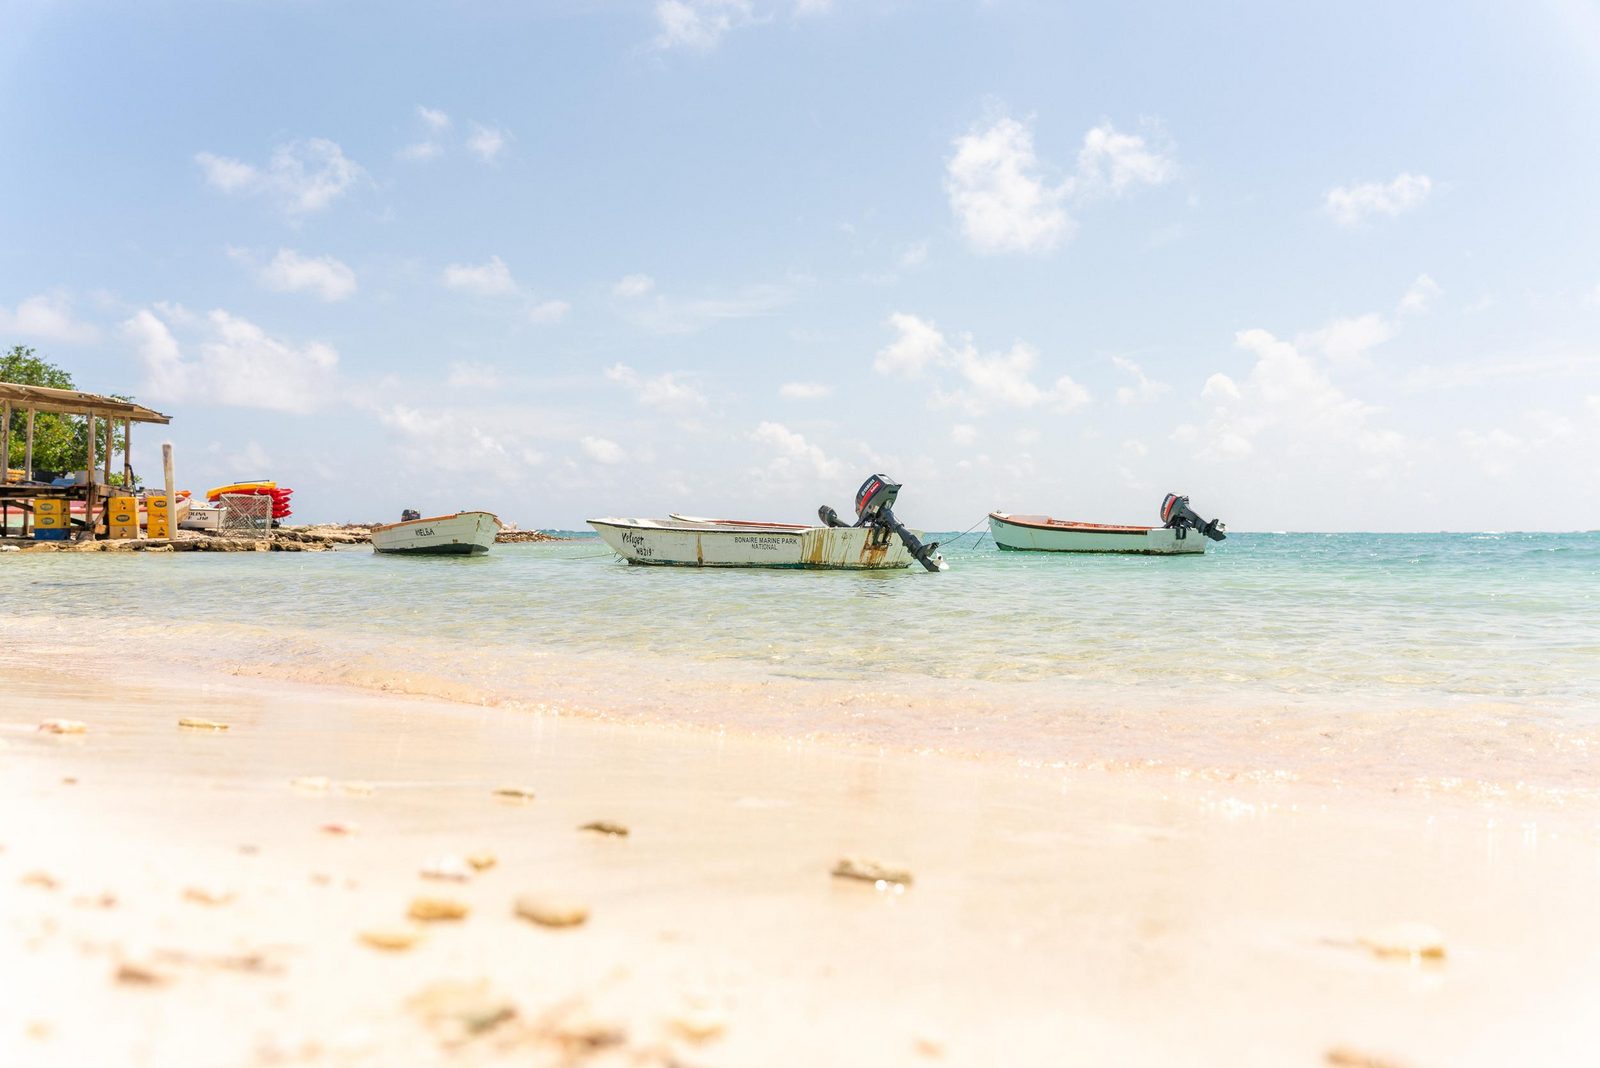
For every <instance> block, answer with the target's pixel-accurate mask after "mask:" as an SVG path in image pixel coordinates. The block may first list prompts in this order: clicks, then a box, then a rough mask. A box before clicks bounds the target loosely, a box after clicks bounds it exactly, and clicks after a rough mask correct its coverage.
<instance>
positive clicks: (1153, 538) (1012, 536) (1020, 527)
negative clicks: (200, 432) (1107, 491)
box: [989, 512, 1208, 556]
mask: <svg viewBox="0 0 1600 1068" xmlns="http://www.w3.org/2000/svg"><path fill="white" fill-rule="evenodd" d="M989 533H990V534H991V535H993V537H994V543H995V545H997V546H998V547H999V548H1001V549H1005V550H1008V551H1012V552H1041V553H1132V554H1136V555H1141V556H1192V555H1195V554H1197V553H1203V552H1205V551H1206V542H1207V540H1208V539H1207V538H1205V537H1204V536H1202V535H1201V534H1199V533H1198V532H1196V531H1193V530H1189V531H1179V530H1174V529H1172V528H1170V527H1119V526H1110V525H1105V524H1098V523H1070V522H1066V521H1064V520H1059V519H1050V518H1048V517H1046V516H1026V517H1022V516H1012V515H1010V514H1009V513H1006V512H992V513H990V515H989ZM1180 535H1183V536H1180Z"/></svg>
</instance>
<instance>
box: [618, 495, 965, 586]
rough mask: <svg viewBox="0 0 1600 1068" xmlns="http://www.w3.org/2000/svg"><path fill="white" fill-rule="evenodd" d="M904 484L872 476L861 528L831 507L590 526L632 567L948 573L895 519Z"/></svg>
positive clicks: (930, 547)
mask: <svg viewBox="0 0 1600 1068" xmlns="http://www.w3.org/2000/svg"><path fill="white" fill-rule="evenodd" d="M899 491H900V486H899V484H898V483H895V482H891V481H890V480H889V479H888V478H887V477H885V476H883V475H874V476H872V477H871V478H869V479H867V481H866V482H865V483H863V484H862V486H861V489H860V490H859V491H858V492H857V493H856V515H857V520H856V523H855V525H853V526H851V525H847V524H846V523H845V522H844V521H843V520H841V519H840V518H839V516H838V514H837V513H835V512H834V510H833V509H832V508H829V507H827V506H826V505H824V506H823V507H822V508H819V509H818V510H817V514H818V517H819V519H820V520H821V522H820V523H819V524H817V525H814V526H813V525H806V524H800V523H765V522H749V521H745V520H737V519H702V518H699V517H696V516H686V515H680V514H676V513H675V514H673V515H671V516H669V517H667V518H665V519H619V518H614V517H608V518H604V519H591V520H589V525H590V526H591V527H593V528H594V529H595V531H596V532H597V533H598V534H599V535H600V537H601V538H602V539H603V540H604V541H605V543H606V544H607V545H609V546H610V547H611V548H612V550H613V551H615V552H616V553H617V555H618V556H621V557H622V558H623V559H624V560H626V561H628V563H630V564H646V565H657V566H668V567H770V568H806V569H811V570H824V571H826V570H847V571H887V570H894V569H898V568H904V567H908V566H910V565H911V564H912V563H913V562H917V563H921V564H922V566H923V567H925V568H926V569H928V570H929V571H943V570H945V569H946V565H945V563H944V557H942V556H940V555H939V552H938V549H939V544H938V542H932V543H928V544H924V543H923V541H922V535H921V532H920V531H913V530H910V529H908V528H907V527H906V526H904V525H903V524H902V523H900V521H899V520H898V519H896V518H895V516H894V512H893V510H892V508H891V506H892V505H893V503H894V501H895V497H896V496H897V495H898V493H899Z"/></svg>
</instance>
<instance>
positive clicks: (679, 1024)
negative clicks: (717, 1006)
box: [667, 1009, 728, 1042]
mask: <svg viewBox="0 0 1600 1068" xmlns="http://www.w3.org/2000/svg"><path fill="white" fill-rule="evenodd" d="M667 1026H668V1027H670V1028H671V1029H672V1030H673V1032H674V1033H676V1034H677V1035H678V1037H680V1038H684V1039H688V1040H689V1041H690V1042H710V1041H711V1040H712V1039H713V1038H721V1037H722V1036H723V1034H724V1033H725V1032H726V1031H727V1030H728V1018H727V1017H726V1016H724V1015H722V1013H720V1012H717V1011H715V1010H714V1009H688V1010H686V1011H684V1012H680V1013H679V1014H678V1015H676V1016H673V1017H671V1018H669V1019H668V1020H667Z"/></svg>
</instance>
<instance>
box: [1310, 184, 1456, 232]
mask: <svg viewBox="0 0 1600 1068" xmlns="http://www.w3.org/2000/svg"><path fill="white" fill-rule="evenodd" d="M1432 191H1433V180H1432V179H1431V178H1429V177H1428V176H1427V175H1426V174H1411V173H1409V172H1408V173H1403V174H1398V175H1396V176H1395V177H1394V178H1393V179H1391V180H1390V181H1387V182H1362V183H1360V184H1358V185H1347V186H1339V187H1337V188H1335V189H1330V190H1328V192H1327V195H1326V196H1324V198H1323V202H1322V208H1323V210H1324V211H1326V212H1327V213H1328V214H1329V215H1331V216H1333V220H1334V222H1336V223H1338V224H1339V225H1340V226H1359V225H1360V224H1361V223H1363V222H1365V221H1366V220H1367V219H1368V218H1369V217H1371V216H1373V215H1388V216H1390V217H1393V216H1396V215H1400V214H1401V213H1403V212H1407V211H1410V210H1411V209H1412V208H1416V207H1419V206H1420V205H1421V204H1422V203H1423V202H1424V201H1426V200H1427V199H1428V194H1429V193H1431V192H1432Z"/></svg>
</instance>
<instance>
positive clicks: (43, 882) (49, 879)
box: [22, 871, 61, 890]
mask: <svg viewBox="0 0 1600 1068" xmlns="http://www.w3.org/2000/svg"><path fill="white" fill-rule="evenodd" d="M22 885H23V886H37V887H39V888H41V889H43V890H58V889H60V888H61V883H60V881H59V880H58V879H56V877H55V876H54V875H51V874H50V873H49V872H47V871H30V872H29V873H28V874H26V875H24V876H23V877H22Z"/></svg>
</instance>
